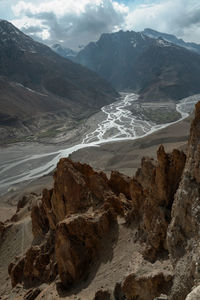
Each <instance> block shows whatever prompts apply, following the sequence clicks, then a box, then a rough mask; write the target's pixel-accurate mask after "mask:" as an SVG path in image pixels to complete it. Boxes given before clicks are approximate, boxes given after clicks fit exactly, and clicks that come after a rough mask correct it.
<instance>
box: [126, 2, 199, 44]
mask: <svg viewBox="0 0 200 300" xmlns="http://www.w3.org/2000/svg"><path fill="white" fill-rule="evenodd" d="M147 27H148V28H152V29H155V30H158V31H163V32H167V33H172V34H175V35H177V36H178V37H182V38H184V39H186V40H193V41H196V42H200V35H199V29H200V2H199V0H165V1H159V2H156V3H152V4H146V5H144V4H143V5H139V6H138V7H136V8H135V9H134V10H133V11H130V12H129V14H128V16H127V18H126V23H125V26H124V28H126V29H133V30H136V31H140V30H143V29H144V28H147Z"/></svg>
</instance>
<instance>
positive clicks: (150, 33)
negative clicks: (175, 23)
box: [142, 28, 200, 54]
mask: <svg viewBox="0 0 200 300" xmlns="http://www.w3.org/2000/svg"><path fill="white" fill-rule="evenodd" d="M142 34H144V35H146V36H148V37H150V38H153V39H158V38H162V39H163V40H165V41H167V42H170V43H173V44H175V45H177V46H180V47H184V48H186V49H188V50H191V51H194V52H196V53H198V54H200V45H198V44H195V43H189V42H185V41H184V40H182V39H178V38H177V37H176V36H175V35H172V34H168V33H163V32H159V31H156V30H153V29H150V28H146V29H144V31H142Z"/></svg>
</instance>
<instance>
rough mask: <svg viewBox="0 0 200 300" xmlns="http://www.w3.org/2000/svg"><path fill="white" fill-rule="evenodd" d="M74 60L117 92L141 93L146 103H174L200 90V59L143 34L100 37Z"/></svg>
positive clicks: (184, 50)
mask: <svg viewBox="0 0 200 300" xmlns="http://www.w3.org/2000/svg"><path fill="white" fill-rule="evenodd" d="M76 61H77V62H79V63H80V64H82V65H84V66H87V67H88V68H90V69H91V70H94V71H96V72H97V73H98V74H99V75H100V76H101V77H102V78H105V79H107V80H108V81H109V82H110V83H111V84H112V85H113V86H114V87H115V88H116V89H118V90H133V91H136V92H137V93H140V94H141V99H144V100H145V101H159V100H169V99H174V100H177V99H181V98H184V97H186V96H189V95H192V94H195V93H198V92H199V90H200V88H199V82H198V78H199V76H200V56H199V55H198V54H196V53H194V52H191V51H189V50H187V49H184V48H183V47H179V46H177V45H174V44H172V43H170V42H167V41H165V40H163V39H162V38H158V39H152V38H149V37H147V36H146V35H144V34H143V33H136V32H133V31H127V32H123V31H119V32H116V33H112V34H103V35H102V36H101V37H100V39H99V40H98V41H97V42H96V43H90V44H89V45H88V46H86V47H85V48H84V49H83V50H82V51H80V52H79V53H78V55H77V57H76Z"/></svg>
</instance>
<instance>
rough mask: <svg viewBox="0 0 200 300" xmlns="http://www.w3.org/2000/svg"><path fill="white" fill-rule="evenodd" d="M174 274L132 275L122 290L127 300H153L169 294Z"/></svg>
mask: <svg viewBox="0 0 200 300" xmlns="http://www.w3.org/2000/svg"><path fill="white" fill-rule="evenodd" d="M171 285H172V274H170V273H167V272H166V273H163V272H157V271H152V272H151V273H146V274H130V275H129V276H127V277H126V279H125V280H124V282H123V285H122V290H123V292H124V294H125V296H126V299H127V300H132V299H140V300H153V299H154V298H155V297H157V296H159V295H160V294H161V293H165V292H169V290H170V288H171Z"/></svg>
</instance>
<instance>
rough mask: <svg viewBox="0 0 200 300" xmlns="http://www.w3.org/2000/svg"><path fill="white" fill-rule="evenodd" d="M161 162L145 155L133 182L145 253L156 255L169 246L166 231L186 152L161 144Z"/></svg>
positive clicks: (137, 216)
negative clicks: (170, 150) (144, 240)
mask: <svg viewBox="0 0 200 300" xmlns="http://www.w3.org/2000/svg"><path fill="white" fill-rule="evenodd" d="M157 158H158V162H155V161H154V160H152V159H148V158H144V159H143V160H142V166H141V168H140V169H139V170H138V171H137V172H136V175H135V178H133V180H132V182H131V185H130V186H131V197H132V201H133V214H134V216H135V218H137V219H139V220H140V226H139V229H140V232H141V233H142V234H143V238H144V236H146V242H147V247H146V251H145V253H144V254H145V256H146V257H147V258H149V259H155V258H156V255H157V254H156V253H157V252H158V251H161V250H162V249H166V244H165V240H166V232H167V228H168V225H169V222H170V210H171V206H172V203H173V200H174V194H175V192H176V190H177V188H178V185H179V182H180V180H181V175H182V172H183V169H184V166H185V159H186V158H185V154H184V153H183V152H180V151H178V150H174V151H173V152H172V154H167V153H165V150H164V147H163V146H160V148H159V149H158V152H157Z"/></svg>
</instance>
